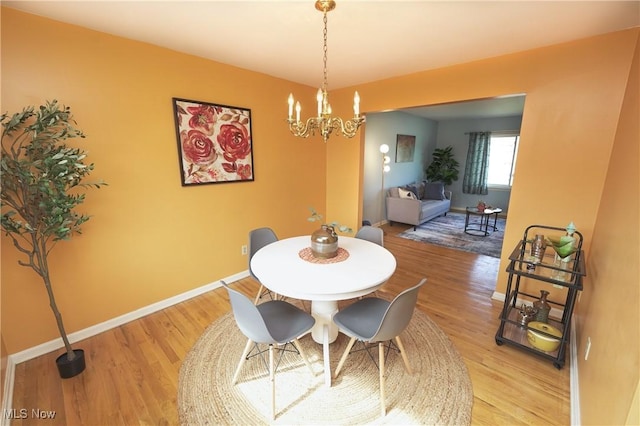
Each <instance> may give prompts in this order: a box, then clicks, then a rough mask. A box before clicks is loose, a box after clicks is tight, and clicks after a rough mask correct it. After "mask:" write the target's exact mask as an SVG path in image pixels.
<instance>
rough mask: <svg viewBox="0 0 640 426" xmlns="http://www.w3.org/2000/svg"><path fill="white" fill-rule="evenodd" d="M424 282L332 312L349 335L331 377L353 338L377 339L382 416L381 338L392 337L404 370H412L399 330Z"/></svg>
mask: <svg viewBox="0 0 640 426" xmlns="http://www.w3.org/2000/svg"><path fill="white" fill-rule="evenodd" d="M426 282H427V279H426V278H423V279H422V280H420V282H419V283H418V284H416V285H415V286H413V287H411V288H408V289H406V290H404V291H403V292H402V293H400V294H398V295H397V296H396V297H395V299H393V300H392V301H391V302H389V301H387V300H384V299H380V298H377V297H368V298H365V299H361V300H359V301H357V302H355V303H353V304H351V305H349V306H348V307H346V308H345V309H342V310H340V311H339V312H338V313H336V314H335V315H334V316H333V322H334V323H336V325H337V326H338V329H339V330H340V331H341V332H342V333H344V334H346V335H347V336H349V337H350V338H351V340H349V343H348V344H347V347H346V349H345V351H344V353H343V354H342V358H340V362H339V363H338V367H337V368H336V372H335V375H334V377H338V374H340V370H341V369H342V366H343V365H344V362H345V361H346V359H347V356H348V355H349V353H350V352H351V348H352V347H353V344H354V343H355V342H356V340H358V341H361V342H363V343H365V344H366V343H378V369H379V375H380V413H381V414H382V416H385V415H386V411H387V410H386V404H385V398H384V350H385V345H384V342H387V341H392V340H395V343H396V345H397V347H398V350H399V351H400V354H401V355H402V360H403V361H404V365H405V368H406V370H407V373H409V374H412V371H411V366H410V365H409V359H408V358H407V354H406V352H405V350H404V346H403V345H402V341H401V340H400V333H402V332H403V331H404V329H405V328H407V326H408V325H409V322H410V321H411V317H412V315H413V311H414V309H415V307H416V302H417V300H418V291H419V290H420V288H421V287H422V286H423V285H424V283H426ZM389 344H391V343H389Z"/></svg>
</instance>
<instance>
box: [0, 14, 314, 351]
mask: <svg viewBox="0 0 640 426" xmlns="http://www.w3.org/2000/svg"><path fill="white" fill-rule="evenodd" d="M290 91H294V92H295V93H296V95H297V96H298V97H300V98H301V99H302V98H307V99H311V100H313V99H314V98H315V89H314V88H309V87H306V86H301V85H296V84H293V83H291V82H288V81H284V80H280V79H276V78H272V77H269V76H266V75H263V74H259V73H255V72H250V71H246V70H242V69H238V68H234V67H231V66H227V65H222V64H219V63H215V62H212V61H208V60H204V59H201V58H198V57H194V56H189V55H185V54H181V53H177V52H174V51H171V50H167V49H162V48H158V47H155V46H151V45H149V44H144V43H139V42H135V41H130V40H126V39H122V38H118V37H114V36H110V35H107V34H103V33H99V32H95V31H90V30H87V29H84V28H80V27H77V26H72V25H67V24H62V23H58V22H55V21H51V20H48V19H43V18H40V17H36V16H34V15H29V14H25V13H22V12H18V11H15V10H12V9H8V8H5V7H3V8H2V111H3V112H5V111H8V112H10V113H14V112H17V111H19V110H21V109H22V108H23V107H24V106H27V105H40V104H41V103H43V102H44V101H45V100H47V99H53V98H57V99H58V100H59V101H60V102H61V103H64V104H66V105H69V106H71V108H72V112H73V113H74V115H75V118H76V120H77V122H78V125H79V127H80V128H82V130H83V131H84V132H85V133H86V135H87V138H86V139H84V140H81V141H80V142H79V143H80V144H81V145H82V146H83V147H84V148H86V149H87V150H88V152H89V157H88V160H89V161H91V162H93V163H95V170H94V173H93V174H92V177H94V178H96V179H98V178H101V179H104V180H105V181H107V182H108V183H109V186H107V187H105V188H103V189H100V190H91V191H89V193H88V194H87V198H86V202H85V203H84V204H83V205H82V206H81V209H82V211H85V212H87V213H89V214H91V215H92V218H91V220H89V222H87V223H86V226H84V228H83V234H82V235H80V236H77V237H74V238H73V239H72V240H71V241H70V242H63V243H61V244H59V245H58V246H57V247H56V248H55V249H54V250H53V252H52V255H51V259H50V264H51V269H52V277H53V285H54V288H55V292H56V295H57V298H58V303H59V307H60V310H61V312H62V314H63V318H64V320H65V325H66V327H67V332H73V331H77V330H80V329H83V328H86V327H89V326H91V325H95V324H97V323H100V322H102V321H105V320H108V319H111V318H114V317H117V316H119V315H122V314H125V313H128V312H131V311H133V310H135V309H138V308H141V307H143V306H146V305H149V304H151V303H154V302H158V301H160V300H164V299H166V298H168V297H171V296H175V295H177V294H180V293H183V292H185V291H188V290H190V289H194V288H197V287H199V286H202V285H205V284H208V283H211V282H214V281H215V280H218V279H221V278H224V277H226V276H229V275H232V274H236V273H239V272H241V271H244V270H246V269H247V266H246V263H247V257H246V256H242V255H241V249H240V248H241V245H242V244H247V234H248V231H249V230H250V229H251V228H255V227H259V226H265V225H269V226H271V227H273V228H274V230H275V231H276V233H277V234H278V235H279V236H281V237H287V236H291V235H296V234H304V233H310V232H311V231H312V230H313V229H315V228H316V227H317V226H314V224H312V223H309V222H308V221H307V220H306V219H307V217H308V215H309V212H308V209H307V207H308V206H314V207H315V208H316V209H318V210H319V211H323V210H324V209H325V185H326V183H325V146H324V144H323V143H322V141H321V140H319V139H316V140H314V139H309V140H300V139H297V138H294V137H293V136H292V135H291V134H290V133H289V131H288V129H287V127H286V125H285V124H286V122H285V118H286V114H287V102H286V100H287V96H288V94H289V92H290ZM172 97H184V98H188V99H195V100H202V101H209V102H214V103H220V104H225V105H234V106H240V107H244V108H249V109H251V114H252V131H253V148H254V165H255V181H254V182H245V183H227V184H216V185H204V186H198V187H182V186H181V185H180V176H179V172H178V158H177V142H176V139H175V129H174V121H173V112H172V103H171V98H172ZM17 259H18V254H17V251H16V250H15V249H14V248H13V246H12V245H11V244H10V242H9V240H8V239H7V238H6V237H4V235H3V236H2V277H1V278H2V301H3V305H2V337H3V339H4V340H5V343H6V346H7V350H8V351H9V353H15V352H17V351H20V350H23V349H26V348H29V347H32V346H35V345H37V344H40V343H43V342H46V341H49V340H51V339H54V338H57V337H58V333H57V329H56V327H55V321H54V318H53V315H52V313H51V310H50V309H49V306H48V301H47V299H46V294H45V291H44V288H43V285H42V283H41V282H40V281H39V280H38V277H37V276H36V275H35V273H34V272H32V271H31V270H30V269H27V268H24V267H20V266H18V265H17V263H16V262H17ZM18 324H19V326H18Z"/></svg>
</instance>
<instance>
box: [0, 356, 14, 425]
mask: <svg viewBox="0 0 640 426" xmlns="http://www.w3.org/2000/svg"><path fill="white" fill-rule="evenodd" d="M15 376H16V365H15V363H14V362H13V359H12V358H11V356H8V357H7V367H6V371H5V376H4V394H3V396H2V421H1V422H0V425H2V426H9V425H10V424H11V419H10V418H9V416H8V415H7V413H8V412H9V409H10V408H11V406H12V405H13V383H14V380H15Z"/></svg>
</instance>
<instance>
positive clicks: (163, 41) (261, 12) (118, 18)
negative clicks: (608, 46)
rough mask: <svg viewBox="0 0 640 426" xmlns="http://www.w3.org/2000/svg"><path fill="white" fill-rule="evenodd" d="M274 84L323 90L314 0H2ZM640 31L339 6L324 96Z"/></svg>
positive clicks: (625, 21) (396, 0)
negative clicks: (258, 75)
mask: <svg viewBox="0 0 640 426" xmlns="http://www.w3.org/2000/svg"><path fill="white" fill-rule="evenodd" d="M2 5H3V6H7V7H11V8H14V9H19V10H22V11H25V12H28V13H32V14H36V15H41V16H44V17H47V18H51V19H55V20H58V21H62V22H67V23H71V24H75V25H80V26H83V27H86V28H90V29H94V30H97V31H102V32H106V33H110V34H114V35H117V36H121V37H126V38H130V39H134V40H139V41H143V42H147V43H151V44H154V45H157V46H162V47H166V48H169V49H173V50H176V51H180V52H184V53H188V54H192V55H196V56H200V57H203V58H207V59H212V60H214V61H217V62H222V63H226V64H230V65H235V66H238V67H241V68H245V69H249V70H253V71H258V72H262V73H265V74H268V75H271V76H274V77H279V78H283V79H286V80H290V81H294V82H298V83H302V84H306V85H309V86H314V87H319V86H320V85H321V83H322V29H323V23H322V13H321V12H318V11H317V10H316V9H315V7H314V0H304V1H302V0H281V1H269V0H254V1H246V0H234V1H228V0H227V1H222V0H208V1H149V0H139V1H116V0H114V1H78V0H76V1H55V0H49V1H2ZM635 26H640V1H542V0H538V1H508V0H507V1H504V0H503V1H483V0H475V1H455V0H449V1H425V0H423V1H419V0H388V1H375V0H368V1H364V0H337V6H336V8H335V10H333V11H331V12H329V14H328V61H327V67H328V82H329V89H337V88H342V87H347V86H355V85H358V84H361V83H366V82H370V81H376V80H380V79H384V78H389V77H394V76H398V75H404V74H409V73H413V72H418V71H422V70H427V69H434V68H440V67H444V66H448V65H453V64H458V63H464V62H469V61H473V60H478V59H483V58H488V57H493V56H499V55H504V54H508V53H513V52H518V51H522V50H527V49H533V48H537V47H542V46H547V45H552V44H557V43H561V42H566V41H571V40H576V39H580V38H585V37H589V36H593V35H597V34H604V33H607V32H612V31H617V30H621V29H626V28H631V27H635Z"/></svg>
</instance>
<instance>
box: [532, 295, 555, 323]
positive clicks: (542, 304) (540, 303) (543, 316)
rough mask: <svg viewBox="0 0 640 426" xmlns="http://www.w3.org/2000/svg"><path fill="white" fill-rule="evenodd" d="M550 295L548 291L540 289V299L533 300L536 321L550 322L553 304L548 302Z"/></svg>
mask: <svg viewBox="0 0 640 426" xmlns="http://www.w3.org/2000/svg"><path fill="white" fill-rule="evenodd" d="M548 295H549V292H548V291H546V290H540V299H538V300H536V301H535V302H533V307H534V308H535V309H536V321H538V322H549V311H550V310H551V305H549V302H547V296H548Z"/></svg>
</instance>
